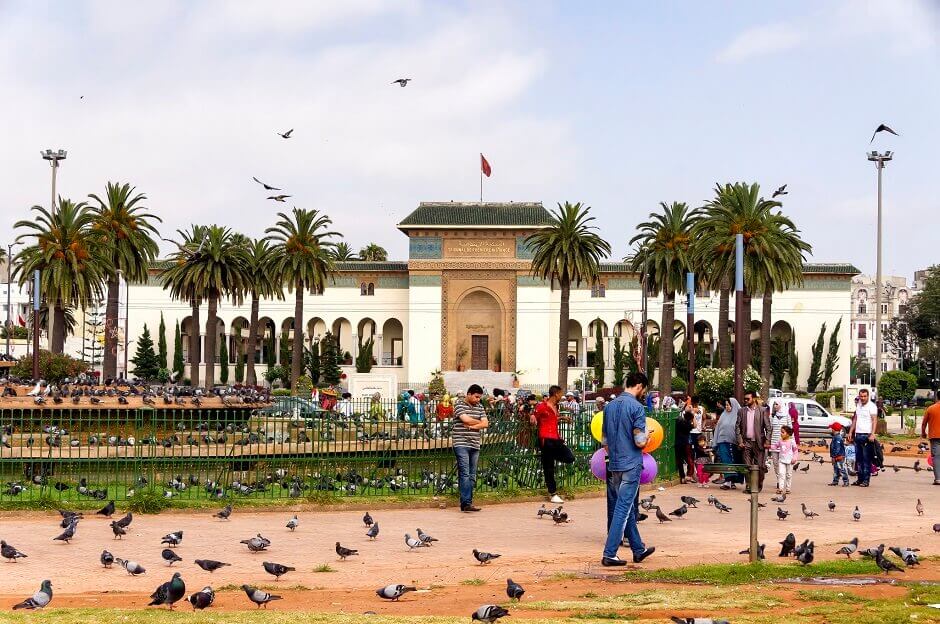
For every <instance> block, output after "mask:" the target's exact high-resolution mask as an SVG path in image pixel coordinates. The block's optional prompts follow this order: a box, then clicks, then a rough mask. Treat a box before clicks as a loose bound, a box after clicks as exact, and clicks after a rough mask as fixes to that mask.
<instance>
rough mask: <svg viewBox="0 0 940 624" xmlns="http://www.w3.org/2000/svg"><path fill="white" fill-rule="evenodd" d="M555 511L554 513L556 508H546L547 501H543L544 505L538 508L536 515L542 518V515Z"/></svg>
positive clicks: (548, 514)
mask: <svg viewBox="0 0 940 624" xmlns="http://www.w3.org/2000/svg"><path fill="white" fill-rule="evenodd" d="M553 513H554V510H551V509H545V503H542V506H541V507H539V508H538V509H537V510H536V512H535V517H536V518H538V519H540V520H541V519H542V516H550V515H552V514H553Z"/></svg>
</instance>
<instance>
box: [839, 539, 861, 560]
mask: <svg viewBox="0 0 940 624" xmlns="http://www.w3.org/2000/svg"><path fill="white" fill-rule="evenodd" d="M856 550H858V538H857V537H853V538H852V541H851V542H849V543H848V544H846V545H845V546H843V547H842V548H840V549H839V550H837V551H836V554H837V555H845V556H846V557H847V558H848V559H851V558H852V553H854V552H855V551H856Z"/></svg>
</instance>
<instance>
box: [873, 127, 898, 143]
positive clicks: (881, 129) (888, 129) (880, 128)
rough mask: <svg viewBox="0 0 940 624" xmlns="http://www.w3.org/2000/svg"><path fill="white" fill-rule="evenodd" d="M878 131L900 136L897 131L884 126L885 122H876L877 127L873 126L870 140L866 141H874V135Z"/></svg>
mask: <svg viewBox="0 0 940 624" xmlns="http://www.w3.org/2000/svg"><path fill="white" fill-rule="evenodd" d="M879 132H890V133H891V134H893V135H894V136H901V135H900V134H898V133H897V132H895V131H894V130H892V129H891V128H889V127H888V126H886V125H885V124H878V127H877V128H875V131H874V132H872V134H871V141H869V142H868V144H869V145H871V144H872V143H874V142H875V135H877V134H878V133H879Z"/></svg>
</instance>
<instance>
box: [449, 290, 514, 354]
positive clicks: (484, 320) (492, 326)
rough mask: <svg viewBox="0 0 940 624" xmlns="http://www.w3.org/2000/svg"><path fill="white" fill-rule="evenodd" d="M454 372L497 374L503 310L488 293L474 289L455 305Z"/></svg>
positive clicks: (501, 342)
mask: <svg viewBox="0 0 940 624" xmlns="http://www.w3.org/2000/svg"><path fill="white" fill-rule="evenodd" d="M456 325H457V327H456V329H457V344H456V353H455V355H456V363H457V368H458V370H459V369H461V368H466V369H470V370H501V369H502V363H503V354H502V344H503V308H502V305H501V304H500V302H499V300H498V299H497V298H496V297H495V296H493V294H492V293H490V292H489V291H488V290H484V289H482V288H481V289H476V290H471V291H470V292H469V293H467V294H466V295H465V296H464V297H463V298H462V299H461V300H460V301H458V302H457V308H456Z"/></svg>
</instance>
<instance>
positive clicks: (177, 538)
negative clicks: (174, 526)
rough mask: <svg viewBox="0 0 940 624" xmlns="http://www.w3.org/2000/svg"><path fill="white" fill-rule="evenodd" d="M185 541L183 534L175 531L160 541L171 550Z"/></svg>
mask: <svg viewBox="0 0 940 624" xmlns="http://www.w3.org/2000/svg"><path fill="white" fill-rule="evenodd" d="M182 541H183V532H182V531H175V532H173V533H167V534H166V535H164V536H163V539H161V540H160V543H161V544H167V545H168V546H169V547H170V548H175V547H177V546H179V545H180V542H182Z"/></svg>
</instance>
